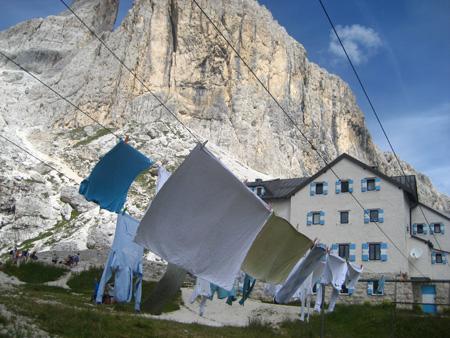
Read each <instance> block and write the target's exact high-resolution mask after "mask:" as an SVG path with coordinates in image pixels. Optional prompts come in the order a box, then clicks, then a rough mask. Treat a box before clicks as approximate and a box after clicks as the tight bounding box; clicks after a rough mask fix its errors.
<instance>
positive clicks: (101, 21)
mask: <svg viewBox="0 0 450 338" xmlns="http://www.w3.org/2000/svg"><path fill="white" fill-rule="evenodd" d="M200 4H201V5H202V7H203V8H204V9H205V11H206V12H207V13H208V14H209V15H210V16H211V17H213V18H214V20H215V21H216V23H217V25H218V26H219V27H220V29H221V30H222V32H223V33H224V35H225V36H226V37H227V38H228V39H229V40H230V41H231V42H232V43H233V45H234V46H235V48H236V50H237V51H238V52H239V53H240V55H241V56H242V57H243V58H244V59H245V60H246V62H247V63H248V64H249V65H250V67H252V69H253V70H254V72H255V73H256V74H257V76H258V77H259V78H260V79H261V81H262V82H263V83H264V85H265V86H266V87H267V88H268V89H269V90H270V91H271V92H272V94H273V95H274V97H275V98H276V99H277V100H278V102H279V103H280V104H281V105H282V106H283V107H284V108H285V110H286V111H287V112H288V113H289V114H290V116H291V118H292V119H293V120H294V121H295V122H296V124H297V125H298V126H299V128H300V129H301V130H302V132H303V133H304V134H305V135H306V136H307V137H308V138H309V139H310V140H311V141H312V142H313V144H314V145H315V147H316V148H317V149H318V150H319V151H320V152H321V153H322V155H323V157H324V158H325V159H326V160H327V161H330V160H332V159H334V158H335V157H337V156H338V155H339V154H341V153H344V152H346V153H349V154H350V155H352V156H355V157H357V158H358V159H360V160H362V161H364V162H366V163H368V164H370V165H375V166H378V168H379V169H380V170H382V171H384V172H385V173H386V174H388V175H400V171H399V168H398V165H397V163H396V162H395V159H394V158H393V156H392V154H390V153H383V152H381V151H380V150H378V148H377V147H376V145H374V143H373V142H372V139H371V136H370V134H369V132H368V130H367V128H366V126H365V121H364V115H363V113H362V112H361V110H360V109H359V107H358V106H357V104H356V101H355V97H354V95H353V93H352V92H351V90H350V88H349V87H348V85H347V84H346V83H345V82H343V81H342V80H341V79H340V78H339V77H337V76H335V75H332V74H329V73H328V72H327V71H326V70H324V69H322V68H320V67H319V66H317V65H316V64H314V63H311V62H309V61H308V59H307V55H306V51H305V49H304V48H303V46H302V45H301V44H300V43H299V42H297V41H295V40H294V39H293V38H292V37H290V36H289V35H288V34H287V33H286V31H285V30H284V28H283V27H281V26H280V25H279V24H278V23H277V22H276V21H275V20H274V19H273V18H272V15H271V14H270V12H269V11H268V10H267V9H266V8H264V7H263V6H260V5H259V4H258V3H257V2H256V1H253V0H220V1H219V0H215V1H200ZM73 9H74V11H75V12H76V13H77V14H78V15H79V16H80V17H81V18H82V19H83V20H84V21H85V22H86V23H87V24H88V25H89V26H90V27H91V28H92V29H93V30H94V31H95V32H96V34H97V35H98V36H100V37H101V38H102V39H103V40H104V41H105V42H106V44H107V45H108V46H109V47H110V48H111V49H112V50H113V51H114V52H115V53H116V54H117V56H118V57H119V58H120V59H121V60H123V62H124V63H125V64H126V66H127V67H128V68H129V69H130V70H131V71H132V72H133V73H134V74H136V75H137V77H138V78H139V79H141V80H142V81H143V83H144V84H145V85H142V83H141V82H140V81H138V80H136V78H135V77H134V76H133V75H131V74H130V72H128V71H127V70H126V69H125V68H124V67H122V65H121V64H120V63H119V62H118V61H117V60H116V59H115V58H114V56H112V55H111V54H110V53H109V51H108V50H107V49H106V48H105V47H104V46H102V45H101V43H100V42H99V41H98V40H97V39H96V38H95V37H94V36H93V35H92V34H91V33H90V32H89V31H88V30H87V29H86V28H85V27H84V26H83V25H82V24H81V23H80V22H79V21H78V20H77V19H76V18H75V17H74V16H73V15H72V14H71V13H70V12H68V11H65V12H63V13H61V14H59V15H56V16H49V17H47V18H45V19H33V20H30V21H26V22H23V23H20V24H18V25H16V26H14V27H12V28H10V29H8V30H6V31H3V32H0V49H1V51H3V52H5V53H7V54H8V55H9V56H10V57H12V58H13V59H14V60H15V61H16V62H18V63H20V64H21V65H22V66H23V67H25V68H27V69H28V70H30V71H31V72H33V74H35V75H36V76H38V77H39V78H40V79H41V80H42V81H44V82H45V83H47V84H48V85H50V86H51V87H52V88H54V89H55V90H56V91H58V92H59V93H60V94H61V95H63V96H64V97H67V98H68V99H69V100H70V101H71V102H72V103H74V104H75V105H76V106H78V107H79V108H80V109H81V110H82V111H83V112H84V113H82V112H80V111H77V110H76V109H75V108H74V107H73V106H72V105H71V104H69V103H68V102H66V101H64V100H62V99H61V98H59V97H58V96H57V95H55V94H54V93H52V92H51V91H50V90H48V89H47V88H45V87H44V86H43V85H42V84H40V83H38V82H37V81H35V80H34V79H32V78H31V77H30V76H29V75H27V74H26V73H24V72H23V71H21V70H20V69H18V68H17V67H15V66H14V65H13V64H11V63H8V62H6V60H5V59H4V58H0V87H1V90H0V102H2V104H1V105H0V132H1V133H2V134H3V135H6V136H8V137H9V138H10V139H12V140H13V141H14V142H16V143H18V144H20V145H21V146H24V147H26V148H27V149H29V150H31V151H32V152H33V154H35V155H36V156H38V157H40V158H41V159H43V160H45V161H47V162H48V163H51V164H53V165H54V166H56V167H57V168H58V169H59V170H60V171H61V172H63V173H64V174H66V175H67V176H69V177H70V178H73V179H74V180H75V181H76V182H78V183H79V182H80V181H81V179H82V178H83V177H85V176H87V175H88V174H89V172H90V170H91V169H92V167H93V165H94V164H95V163H96V162H97V161H98V159H99V157H100V156H102V155H103V154H104V153H105V152H106V151H108V150H109V149H110V148H111V147H113V146H114V144H115V143H116V142H117V139H116V138H115V137H114V136H112V135H111V134H108V133H107V132H105V130H104V129H102V128H101V127H100V126H99V125H98V124H96V123H95V122H93V121H92V120H91V119H90V118H89V117H88V116H86V114H87V115H90V116H92V117H93V118H94V119H96V120H97V121H99V122H100V123H101V124H104V125H106V126H108V127H109V128H111V129H112V130H113V131H114V132H115V133H116V134H118V135H128V136H129V137H130V143H131V144H132V145H133V146H135V147H136V148H138V149H139V150H140V151H142V152H143V153H145V154H147V155H148V156H150V157H152V158H153V159H154V160H156V161H158V162H159V163H160V164H163V165H165V166H166V167H168V168H169V169H170V170H174V169H176V167H177V166H178V165H179V164H180V163H181V162H182V160H183V159H184V157H185V156H186V155H187V154H188V153H189V151H190V149H192V147H193V146H194V145H195V142H196V140H195V139H193V137H192V136H191V135H190V134H189V133H188V132H187V131H186V130H185V128H184V127H183V126H182V125H181V124H180V123H178V122H177V121H176V120H175V118H174V117H173V116H172V115H171V114H170V113H169V112H168V111H167V110H166V108H165V107H164V106H162V104H161V103H164V105H165V106H166V107H168V108H169V109H170V110H171V112H172V113H173V114H175V115H176V116H177V117H178V118H179V119H180V120H181V121H182V122H183V123H184V124H185V125H186V126H187V127H188V128H190V129H191V130H192V131H193V132H194V133H195V134H196V135H197V137H198V138H199V139H200V140H202V141H203V140H204V141H206V140H208V147H209V148H210V149H211V150H212V151H213V152H214V153H215V154H216V155H217V156H218V157H219V158H220V159H221V160H223V161H224V162H225V163H226V165H227V166H228V167H229V168H230V169H231V170H232V171H233V172H235V173H236V175H237V176H239V177H240V178H241V179H254V178H256V177H260V178H267V177H296V176H305V175H311V174H312V173H314V172H315V171H317V170H318V169H319V168H321V167H322V166H324V163H323V161H322V160H321V159H320V158H319V156H318V155H317V154H316V153H315V152H314V151H313V150H312V149H311V147H310V145H309V144H308V142H306V140H305V139H304V138H303V136H302V135H301V134H300V133H299V131H298V130H297V129H296V128H294V126H293V124H292V122H291V121H290V120H289V119H288V118H287V117H286V116H285V115H284V113H283V112H282V111H281V110H280V108H279V107H278V106H277V105H276V104H275V102H274V101H273V99H272V98H270V97H269V95H268V94H267V93H266V92H265V91H264V90H263V88H262V86H261V85H260V84H259V83H258V82H257V81H256V80H255V78H254V77H253V76H252V74H251V73H250V72H249V71H248V69H247V68H246V66H245V65H244V64H243V62H242V61H241V60H240V59H239V58H238V57H237V56H236V54H235V53H234V52H233V51H232V50H231V49H230V48H229V46H228V45H227V44H226V43H225V41H224V40H223V39H222V38H221V37H220V36H219V35H218V33H217V32H216V31H215V29H214V28H213V27H212V25H211V24H210V23H209V22H208V21H207V20H206V18H205V17H204V16H202V14H201V12H200V11H199V9H198V8H197V7H196V6H195V5H194V4H193V3H192V2H191V1H179V0H178V1H177V0H136V1H135V3H134V6H133V7H132V9H130V11H129V13H128V15H127V16H126V17H125V19H124V20H123V22H122V23H121V24H120V25H119V26H118V28H116V29H114V30H113V27H114V23H115V19H116V14H117V10H118V0H89V1H88V0H78V1H75V3H74V4H73ZM148 89H150V90H151V91H152V92H153V93H154V94H155V95H156V96H157V97H158V98H159V100H160V101H158V100H156V99H155V97H154V96H153V95H152V94H151V93H149V92H148ZM0 148H1V149H0V189H1V193H0V247H3V250H6V249H7V247H8V246H11V245H12V244H13V243H14V242H23V241H26V240H28V242H27V243H28V244H29V245H30V246H32V247H37V248H39V249H41V250H44V249H48V248H53V247H60V248H81V249H82V248H86V247H93V248H95V247H103V246H107V245H108V244H109V243H110V242H111V240H112V237H113V236H112V235H113V233H114V226H115V216H114V215H113V214H110V213H109V212H106V211H100V210H99V209H98V208H97V207H96V206H95V205H92V204H90V203H87V202H85V201H83V200H82V199H80V196H77V194H76V189H77V188H76V184H75V183H74V182H73V181H71V180H69V179H67V178H66V177H64V176H62V175H61V174H59V173H57V172H56V171H54V170H51V169H50V168H47V167H45V166H43V165H41V164H39V162H37V161H36V160H34V159H33V158H31V157H29V156H28V155H26V154H25V153H21V152H20V151H19V150H17V149H16V148H14V147H13V146H12V145H10V144H8V143H6V142H4V141H3V140H0ZM400 155H401V154H400ZM404 166H405V168H406V171H407V173H410V174H416V175H417V178H418V184H419V194H420V199H421V200H422V201H423V202H424V203H426V204H429V205H431V206H433V207H435V208H438V209H441V210H450V200H449V198H448V197H447V196H445V195H443V194H440V193H439V192H437V191H436V190H435V188H434V187H433V186H432V184H431V182H430V180H429V179H428V178H427V177H426V176H424V175H423V174H420V173H417V172H416V171H415V170H414V168H412V167H411V166H409V165H408V164H406V163H404ZM155 180H156V170H154V169H153V170H150V171H149V172H147V173H145V174H144V175H141V176H140V177H139V178H138V179H137V180H136V182H135V183H134V184H133V186H132V188H131V190H130V193H129V201H128V203H127V207H128V210H129V211H130V212H131V213H132V215H133V216H135V217H137V218H139V217H141V216H142V214H143V212H144V211H145V209H146V207H147V206H148V203H149V201H150V200H151V198H152V196H153V194H154V189H153V187H154V183H155Z"/></svg>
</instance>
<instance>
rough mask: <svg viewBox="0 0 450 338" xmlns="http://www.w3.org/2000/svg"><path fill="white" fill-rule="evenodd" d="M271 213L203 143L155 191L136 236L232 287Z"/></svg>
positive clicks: (163, 255)
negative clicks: (159, 188) (162, 185)
mask: <svg viewBox="0 0 450 338" xmlns="http://www.w3.org/2000/svg"><path fill="white" fill-rule="evenodd" d="M270 215H271V211H270V210H268V209H267V206H266V204H265V203H263V202H262V201H261V200H260V199H259V198H258V197H257V196H256V195H255V194H253V193H252V192H251V191H250V190H249V189H248V188H247V187H246V186H245V185H244V184H243V183H242V182H240V181H239V180H238V178H236V177H235V176H234V175H233V174H232V173H231V172H230V171H229V170H228V169H226V168H225V167H224V166H223V165H222V163H221V162H220V161H219V160H218V159H216V158H215V157H214V156H213V155H212V154H211V153H210V152H209V151H208V150H207V149H206V148H205V147H203V146H201V145H198V146H197V147H195V148H194V150H192V151H191V153H190V154H189V156H188V157H187V158H186V159H185V161H184V162H183V163H182V164H181V166H180V167H179V168H178V170H177V171H175V172H174V173H173V174H172V176H171V177H170V179H169V180H167V182H166V183H165V185H164V188H163V189H161V190H160V191H159V192H158V194H157V195H156V197H155V199H154V200H153V202H152V204H151V205H150V207H149V209H148V210H147V212H146V214H145V216H144V218H143V219H142V221H141V223H140V225H139V229H138V231H137V235H136V238H135V241H136V243H138V244H141V245H143V246H144V247H146V248H148V249H150V250H151V251H152V252H154V253H155V254H157V255H158V256H160V257H161V258H163V259H165V260H166V261H168V262H170V263H172V264H175V265H177V266H179V267H182V268H183V269H186V270H188V271H189V272H191V273H192V274H194V275H196V276H197V277H200V278H203V279H206V280H208V281H210V282H212V283H214V284H216V285H218V286H220V287H222V288H224V289H226V290H231V289H232V288H233V283H234V279H235V276H236V275H237V273H238V272H239V269H240V267H241V265H242V263H243V261H244V259H245V257H246V255H247V252H248V251H249V249H250V247H251V245H252V243H253V241H254V240H255V238H256V236H257V235H258V233H259V232H260V231H261V229H262V227H263V225H264V224H265V223H266V221H267V219H268V218H269V217H270Z"/></svg>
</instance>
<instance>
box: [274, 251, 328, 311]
mask: <svg viewBox="0 0 450 338" xmlns="http://www.w3.org/2000/svg"><path fill="white" fill-rule="evenodd" d="M325 254H326V249H325V248H324V247H323V246H320V245H316V246H314V247H313V248H312V249H311V250H310V251H309V252H308V253H307V254H306V256H305V257H304V258H303V259H302V260H301V261H300V262H299V264H297V265H296V266H295V267H294V270H293V271H292V272H291V273H290V275H289V277H288V278H287V279H286V282H285V283H284V284H283V286H282V287H281V289H280V290H279V291H278V292H277V294H276V295H275V300H276V302H277V303H286V302H288V301H289V300H290V299H291V297H292V296H293V295H294V293H295V291H297V289H298V288H299V286H300V285H302V283H303V282H304V281H305V280H306V279H307V278H308V277H309V275H310V274H311V273H313V271H314V270H315V269H316V268H317V267H318V266H319V264H320V261H321V259H322V257H323V256H325Z"/></svg>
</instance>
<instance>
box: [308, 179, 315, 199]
mask: <svg viewBox="0 0 450 338" xmlns="http://www.w3.org/2000/svg"><path fill="white" fill-rule="evenodd" d="M315 194H316V183H314V182H312V183H310V184H309V195H310V196H314V195H315Z"/></svg>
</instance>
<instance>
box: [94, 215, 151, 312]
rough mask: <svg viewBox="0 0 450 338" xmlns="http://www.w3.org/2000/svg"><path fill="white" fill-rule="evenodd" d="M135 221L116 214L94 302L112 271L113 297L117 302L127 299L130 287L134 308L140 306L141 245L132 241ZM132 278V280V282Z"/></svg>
mask: <svg viewBox="0 0 450 338" xmlns="http://www.w3.org/2000/svg"><path fill="white" fill-rule="evenodd" d="M138 224H139V222H138V221H136V220H135V219H133V218H132V217H131V216H129V215H127V214H124V215H122V214H119V215H118V218H117V225H116V234H115V236H114V241H113V245H112V247H111V251H110V253H109V255H108V260H107V262H106V265H105V268H104V270H103V274H102V278H101V280H100V282H99V287H98V291H97V297H96V302H97V304H101V303H102V299H103V293H104V289H105V285H106V283H108V281H109V279H110V278H111V277H112V275H113V273H114V275H115V280H114V299H115V300H116V301H117V302H130V301H131V298H132V295H133V288H134V299H135V309H136V311H139V310H140V303H141V295H142V256H143V254H144V249H143V248H142V247H141V246H140V245H138V244H136V243H134V242H133V239H134V236H135V234H136V230H137V227H138ZM134 278H136V282H135V283H134V285H133V279H134Z"/></svg>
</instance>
